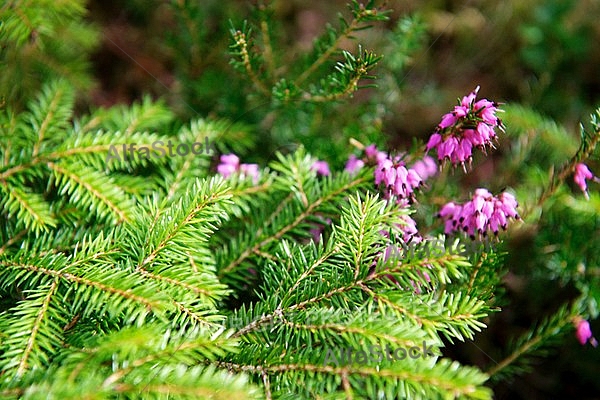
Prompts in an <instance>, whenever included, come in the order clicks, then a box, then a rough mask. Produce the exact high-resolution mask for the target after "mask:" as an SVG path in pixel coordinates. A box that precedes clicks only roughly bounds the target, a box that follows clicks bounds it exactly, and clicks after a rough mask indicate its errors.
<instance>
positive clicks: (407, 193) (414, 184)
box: [375, 158, 423, 201]
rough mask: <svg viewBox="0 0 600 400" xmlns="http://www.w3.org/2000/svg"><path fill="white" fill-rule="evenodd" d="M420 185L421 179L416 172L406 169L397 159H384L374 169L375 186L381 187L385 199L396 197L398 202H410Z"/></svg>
mask: <svg viewBox="0 0 600 400" xmlns="http://www.w3.org/2000/svg"><path fill="white" fill-rule="evenodd" d="M422 183H423V179H422V178H421V177H420V176H419V174H418V173H417V171H415V170H414V169H412V168H406V165H405V164H404V162H402V161H400V160H398V159H393V160H390V159H389V158H386V159H385V160H383V161H381V162H380V163H379V164H377V167H376V168H375V185H377V186H379V185H382V186H383V190H384V194H385V196H386V198H391V197H392V196H396V198H397V199H398V201H401V200H403V199H408V200H410V201H412V200H414V192H415V190H416V189H417V188H419V186H421V184H422Z"/></svg>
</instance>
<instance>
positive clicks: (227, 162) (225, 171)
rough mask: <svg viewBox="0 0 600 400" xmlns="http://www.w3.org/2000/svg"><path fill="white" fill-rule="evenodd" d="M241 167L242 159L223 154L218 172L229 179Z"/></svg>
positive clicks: (233, 155)
mask: <svg viewBox="0 0 600 400" xmlns="http://www.w3.org/2000/svg"><path fill="white" fill-rule="evenodd" d="M239 167H240V159H239V158H238V156H236V155H235V154H223V155H222V156H221V164H219V165H217V172H219V174H221V175H223V177H224V178H229V176H230V175H231V174H233V173H234V172H236V171H237V170H238V169H239Z"/></svg>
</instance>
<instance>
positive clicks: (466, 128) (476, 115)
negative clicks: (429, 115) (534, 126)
mask: <svg viewBox="0 0 600 400" xmlns="http://www.w3.org/2000/svg"><path fill="white" fill-rule="evenodd" d="M478 91H479V86H477V88H476V89H475V90H474V91H472V92H471V93H470V94H469V95H467V96H464V97H463V98H462V100H461V101H460V102H459V104H458V105H457V106H455V107H454V110H453V111H452V112H450V113H448V114H445V115H444V116H443V117H442V120H441V122H440V123H439V124H438V126H437V128H436V130H435V133H434V134H433V135H431V137H430V138H429V141H428V142H427V151H429V150H431V149H435V150H436V152H437V157H438V160H440V161H444V160H450V162H451V163H452V164H453V165H454V166H456V165H458V164H462V166H463V168H465V162H471V160H472V154H473V148H481V149H482V150H483V151H484V152H485V147H486V146H491V147H493V145H492V140H493V139H494V138H496V128H499V129H500V130H503V129H504V127H503V125H502V122H501V121H500V119H499V118H498V117H497V116H496V112H498V111H500V110H499V109H498V108H497V106H498V104H496V103H494V102H492V101H489V100H487V99H481V100H478V101H475V97H476V96H477V92H478Z"/></svg>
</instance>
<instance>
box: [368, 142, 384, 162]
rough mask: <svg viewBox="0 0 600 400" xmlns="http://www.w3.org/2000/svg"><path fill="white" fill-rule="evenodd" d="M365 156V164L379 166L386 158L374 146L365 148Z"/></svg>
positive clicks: (382, 152)
mask: <svg viewBox="0 0 600 400" xmlns="http://www.w3.org/2000/svg"><path fill="white" fill-rule="evenodd" d="M365 155H366V156H367V162H369V163H370V164H379V163H380V162H382V161H383V160H385V159H386V158H388V156H387V154H386V153H385V152H384V151H379V150H377V147H376V146H375V145H374V144H371V145H369V146H367V147H366V148H365Z"/></svg>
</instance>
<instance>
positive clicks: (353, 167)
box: [344, 154, 365, 174]
mask: <svg viewBox="0 0 600 400" xmlns="http://www.w3.org/2000/svg"><path fill="white" fill-rule="evenodd" d="M364 166H365V162H364V161H363V160H361V159H360V158H358V157H356V156H355V155H354V154H350V157H349V158H348V162H347V163H346V167H345V168H344V170H345V171H348V172H349V173H350V174H354V173H356V172H357V171H358V170H359V169H361V168H362V167H364Z"/></svg>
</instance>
